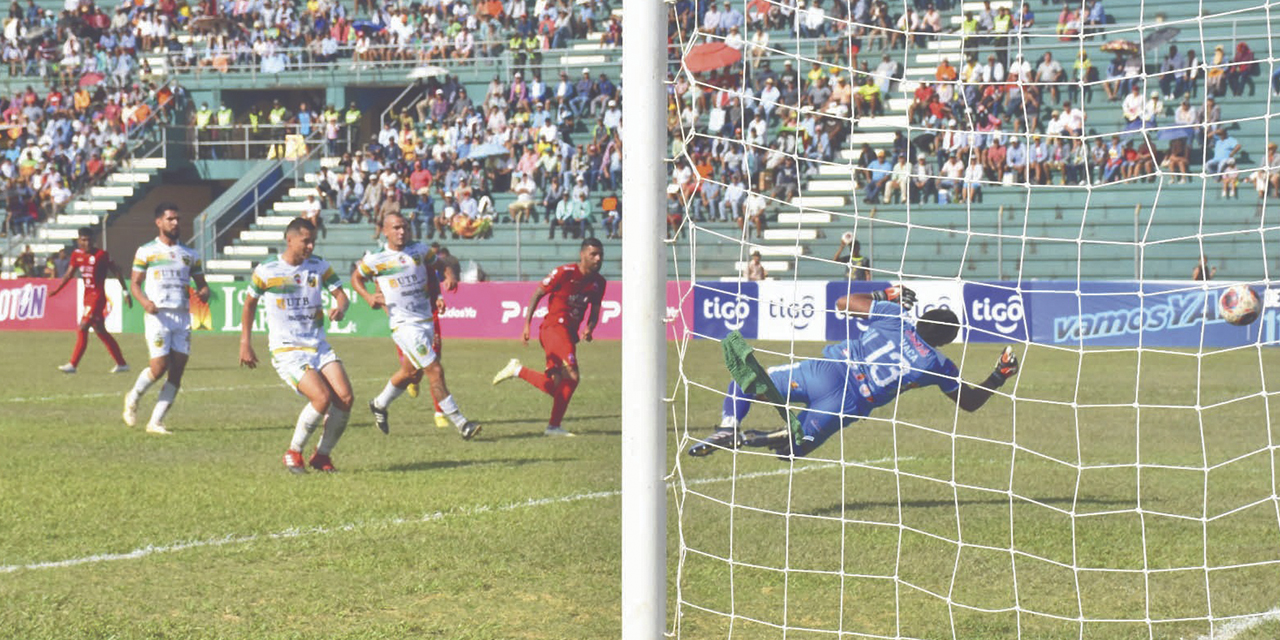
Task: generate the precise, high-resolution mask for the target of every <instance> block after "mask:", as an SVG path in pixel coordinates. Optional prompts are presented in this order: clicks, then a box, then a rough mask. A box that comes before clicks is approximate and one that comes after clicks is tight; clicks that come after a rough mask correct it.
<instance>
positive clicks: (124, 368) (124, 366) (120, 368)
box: [111, 363, 129, 373]
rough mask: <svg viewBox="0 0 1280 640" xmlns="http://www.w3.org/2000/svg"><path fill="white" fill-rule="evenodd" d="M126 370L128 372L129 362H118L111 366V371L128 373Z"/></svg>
mask: <svg viewBox="0 0 1280 640" xmlns="http://www.w3.org/2000/svg"><path fill="white" fill-rule="evenodd" d="M128 372H129V364H128V363H125V364H118V365H116V366H114V367H111V373H128Z"/></svg>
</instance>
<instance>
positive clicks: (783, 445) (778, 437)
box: [742, 429, 791, 450]
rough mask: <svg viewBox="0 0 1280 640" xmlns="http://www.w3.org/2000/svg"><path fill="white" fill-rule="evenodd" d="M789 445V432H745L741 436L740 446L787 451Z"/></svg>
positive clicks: (786, 430) (785, 430)
mask: <svg viewBox="0 0 1280 640" xmlns="http://www.w3.org/2000/svg"><path fill="white" fill-rule="evenodd" d="M790 445H791V430H790V429H778V430H777V431H754V430H753V431H745V432H743V434H742V446H745V447H764V448H767V449H782V450H787V449H788V448H789V447H790Z"/></svg>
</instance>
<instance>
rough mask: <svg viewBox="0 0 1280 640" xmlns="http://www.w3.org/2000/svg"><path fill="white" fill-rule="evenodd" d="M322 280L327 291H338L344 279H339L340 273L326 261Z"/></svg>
mask: <svg viewBox="0 0 1280 640" xmlns="http://www.w3.org/2000/svg"><path fill="white" fill-rule="evenodd" d="M320 282H321V283H323V285H324V288H325V290H327V291H336V290H338V289H341V288H342V281H341V280H339V279H338V274H337V273H334V271H333V266H332V265H330V264H329V263H328V262H326V263H324V275H323V276H321V278H320Z"/></svg>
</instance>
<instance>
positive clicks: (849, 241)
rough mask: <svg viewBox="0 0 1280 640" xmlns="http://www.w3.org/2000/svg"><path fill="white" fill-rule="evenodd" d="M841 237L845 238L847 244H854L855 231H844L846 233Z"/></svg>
mask: <svg viewBox="0 0 1280 640" xmlns="http://www.w3.org/2000/svg"><path fill="white" fill-rule="evenodd" d="M840 239H841V240H844V243H845V244H853V232H852V231H846V232H844V235H842V236H840Z"/></svg>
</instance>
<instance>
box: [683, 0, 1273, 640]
mask: <svg viewBox="0 0 1280 640" xmlns="http://www.w3.org/2000/svg"><path fill="white" fill-rule="evenodd" d="M668 8H669V17H670V21H669V30H670V33H669V35H670V41H671V45H670V52H671V55H670V66H669V68H670V70H671V73H670V75H669V77H668V79H667V88H668V96H669V102H668V105H667V109H668V131H669V139H670V154H669V158H668V161H669V165H670V168H671V171H670V174H671V182H670V186H669V187H668V189H667V198H668V206H667V212H666V214H667V219H668V234H669V235H668V243H669V247H670V260H671V263H670V264H671V265H672V266H671V274H672V277H674V278H676V279H678V280H680V281H682V282H686V283H689V287H688V289H689V290H690V294H689V296H688V298H689V299H688V300H686V301H685V306H684V311H683V313H684V314H685V317H684V318H683V326H684V327H686V328H687V330H686V334H685V338H686V339H684V340H682V341H680V342H679V343H678V346H677V352H678V354H679V362H678V363H677V364H676V366H674V367H673V370H675V371H677V377H676V378H674V380H675V385H674V387H673V402H672V404H671V407H672V409H671V411H672V413H671V415H672V417H673V423H672V424H673V428H674V435H675V436H676V441H677V446H678V449H677V450H676V451H675V453H674V458H673V466H672V477H671V478H670V480H671V486H672V503H671V504H672V511H673V514H672V517H671V518H670V522H672V527H673V529H672V531H671V540H672V542H673V544H672V547H673V549H672V554H671V566H670V570H671V571H672V572H673V573H674V576H673V578H672V582H671V584H672V589H671V593H670V598H669V601H670V603H671V607H670V609H671V612H672V613H671V615H670V620H669V624H670V626H671V630H672V632H673V634H674V635H675V637H679V638H689V639H692V638H824V637H841V638H844V637H848V638H955V639H959V638H966V639H967V638H1026V639H1030V638H1036V639H1042V638H1064V639H1065V638H1108V639H1115V638H1120V639H1127V638H1134V639H1137V638H1145V639H1150V638H1186V639H1198V638H1205V639H1207V638H1219V639H1221V638H1237V639H1244V638H1274V637H1277V636H1278V635H1280V498H1277V488H1278V487H1280V475H1278V474H1277V468H1276V447H1277V441H1278V440H1277V438H1278V436H1280V422H1277V421H1276V420H1272V418H1271V416H1272V414H1273V413H1275V414H1277V417H1280V408H1277V407H1276V406H1273V405H1276V404H1277V403H1276V402H1275V401H1274V400H1273V398H1274V396H1275V394H1276V393H1277V390H1278V389H1280V386H1278V385H1277V382H1276V381H1277V380H1278V379H1280V359H1278V358H1277V352H1276V350H1275V349H1273V348H1272V347H1274V346H1275V344H1276V342H1277V338H1278V336H1277V327H1278V326H1280V325H1277V317H1276V306H1277V304H1278V303H1280V300H1278V299H1277V291H1275V290H1272V289H1271V284H1270V283H1271V278H1270V274H1271V271H1272V269H1273V268H1276V267H1280V263H1277V250H1276V247H1277V246H1280V245H1277V243H1276V242H1275V241H1276V240H1277V239H1278V236H1277V234H1278V229H1277V220H1280V218H1278V217H1277V216H1278V215H1280V214H1278V213H1277V211H1278V209H1277V204H1280V203H1277V202H1276V199H1277V197H1280V160H1277V155H1276V152H1275V145H1274V144H1272V140H1273V136H1272V135H1271V124H1272V122H1273V115H1272V114H1273V112H1272V109H1271V105H1272V101H1273V96H1275V95H1280V94H1277V93H1276V91H1277V89H1280V66H1277V65H1276V64H1275V61H1276V58H1275V53H1274V51H1275V49H1276V46H1277V45H1280V40H1277V39H1276V38H1275V36H1273V29H1272V27H1273V25H1274V24H1276V22H1277V20H1280V18H1277V17H1276V11H1277V10H1278V9H1280V7H1277V6H1276V5H1274V4H1270V3H1262V2H1260V1H1259V0H1240V1H1236V0H1227V1H1222V2H1219V1H1215V2H1212V3H1207V2H1184V1H1181V0H1173V1H1171V2H1161V3H1145V2H1118V1H1116V0H1098V1H1086V2H1081V3H1077V2H1074V1H1073V2H1068V3H1067V4H1066V5H1065V6H1064V5H1062V4H1057V5H1050V4H1045V3H1043V2H1033V3H1028V4H1025V5H1023V4H1021V3H1011V2H1009V1H1008V0H990V1H989V2H948V1H935V2H928V1H927V0H921V1H918V2H910V1H908V2H893V3H888V4H886V3H885V2H880V1H869V0H799V2H796V1H794V0H749V1H747V2H744V1H743V0H731V1H730V2H720V1H716V2H708V3H698V2H690V1H687V0H679V1H677V2H674V3H669V4H668ZM1235 283H1247V284H1249V285H1250V286H1251V287H1252V288H1253V290H1254V291H1255V292H1256V293H1257V294H1258V295H1259V297H1260V298H1261V300H1262V307H1263V308H1262V314H1261V317H1260V319H1259V320H1257V321H1256V322H1253V323H1252V324H1249V325H1246V326H1233V325H1230V324H1228V323H1226V322H1225V321H1224V320H1223V319H1222V317H1221V314H1220V312H1219V305H1218V297H1219V294H1220V293H1221V292H1222V291H1223V290H1224V288H1225V287H1226V286H1228V285H1229V284H1235ZM891 284H905V285H906V286H907V287H909V288H911V289H912V290H914V291H915V293H916V294H917V297H918V301H917V303H916V305H915V307H914V308H913V309H912V310H911V311H908V312H904V313H905V315H906V317H907V318H908V319H910V320H914V319H916V318H918V317H919V315H920V314H922V313H924V312H927V311H929V310H930V309H935V308H941V307H945V308H948V309H951V310H952V311H953V312H954V313H955V314H956V315H957V317H958V318H959V319H960V324H961V328H960V334H959V336H958V338H957V340H956V341H955V342H954V343H952V344H950V345H947V346H944V347H942V348H941V349H940V351H941V353H942V354H943V355H945V356H946V357H947V358H949V359H950V360H951V361H953V362H954V363H955V364H956V365H957V366H958V368H959V372H960V373H959V378H960V379H961V380H964V381H968V383H970V384H977V383H980V382H982V381H983V380H984V379H986V378H987V376H988V374H989V373H990V372H991V370H992V367H993V366H994V365H995V363H996V360H997V358H998V357H999V355H1000V353H1001V351H1002V349H1004V347H1006V346H1012V348H1013V352H1014V353H1015V354H1016V355H1017V356H1018V357H1019V358H1020V359H1021V364H1022V369H1021V371H1020V372H1019V373H1018V374H1017V375H1016V376H1014V377H1012V378H1010V379H1009V380H1008V381H1007V382H1006V383H1005V384H1004V385H1003V386H1001V387H1000V388H999V389H998V390H996V392H995V393H994V395H993V396H992V397H991V399H990V400H989V401H988V402H987V403H986V404H985V405H984V406H982V407H981V408H980V409H979V410H977V411H974V412H968V411H964V410H961V409H960V408H959V407H958V406H957V403H955V402H953V401H952V400H951V399H949V397H948V396H947V395H945V394H943V393H939V391H938V389H934V388H928V387H927V386H926V387H923V388H920V389H912V388H911V387H910V386H907V387H898V388H895V389H894V392H895V394H896V398H897V399H896V400H895V401H893V402H890V403H889V404H887V405H885V406H882V407H879V408H877V409H875V410H874V411H871V412H870V413H869V415H865V416H862V417H859V419H857V421H855V422H852V423H851V424H849V425H848V426H847V427H846V428H844V429H842V430H840V431H839V432H838V433H836V434H835V435H834V436H832V437H831V438H830V439H829V440H827V441H826V442H825V443H824V444H822V445H821V446H820V447H818V448H816V449H815V450H813V451H812V452H811V453H809V454H808V455H807V456H804V457H799V458H795V459H779V457H778V456H776V455H775V454H774V452H773V451H771V450H769V449H767V448H757V447H751V446H744V447H741V448H737V449H734V448H733V447H719V446H717V447H714V449H713V450H712V452H711V455H708V456H705V457H691V456H689V455H687V451H688V450H689V449H690V448H691V447H693V446H694V445H696V444H697V443H698V442H699V441H701V440H703V439H704V438H707V437H708V436H710V435H711V434H712V433H713V431H714V430H715V429H716V428H717V427H718V426H719V425H720V424H721V420H722V411H721V410H722V404H723V403H724V401H725V398H726V396H727V394H728V393H729V391H728V389H729V380H730V379H729V374H728V372H727V371H726V368H725V366H724V364H723V358H722V356H721V349H720V345H719V341H720V340H722V339H723V338H725V336H727V335H729V334H730V333H731V332H734V331H736V332H738V333H740V334H742V335H743V336H744V337H745V338H746V339H747V342H748V343H749V344H751V345H752V346H753V347H754V348H755V355H756V357H757V358H758V359H759V360H760V362H761V363H762V364H763V365H764V366H766V367H775V366H780V365H781V366H788V365H796V364H797V363H802V362H806V361H810V360H814V359H823V358H824V356H823V348H824V346H826V345H827V344H829V343H835V342H839V341H842V340H846V339H850V340H854V341H857V340H858V339H859V336H860V335H862V334H863V332H864V331H865V330H866V328H867V327H866V325H865V323H864V322H862V321H861V320H859V319H858V318H855V317H851V316H847V315H843V314H841V313H838V312H837V311H836V309H835V304H836V301H837V300H838V299H839V298H841V297H842V296H845V295H848V294H851V293H870V292H873V291H877V290H883V289H885V288H886V287H888V286H890V285H891ZM850 371H851V373H850V375H851V376H854V375H860V372H862V371H863V369H859V368H858V367H853V368H852V369H851V370H850ZM951 384H954V376H953V377H952V382H951ZM781 386H782V388H780V389H779V391H780V392H781V394H782V395H783V396H784V397H787V398H788V399H787V401H786V403H785V407H786V408H787V409H789V410H791V411H792V413H795V412H796V411H798V410H799V409H801V408H803V404H804V403H802V402H799V401H798V400H797V399H796V398H795V397H793V396H792V390H794V389H797V388H799V387H798V386H797V385H796V384H794V383H793V384H792V385H791V388H790V389H788V388H787V385H786V384H783V385H781ZM943 386H946V384H944V385H943ZM851 388H853V389H856V384H854V385H852V386H851ZM850 393H851V392H850ZM753 403H754V410H753V411H751V413H750V415H749V416H748V417H747V418H746V419H745V420H743V423H742V427H741V428H742V429H744V430H751V429H754V430H761V431H770V430H773V429H777V428H779V427H781V426H783V423H782V422H781V419H780V417H779V414H778V412H777V411H775V409H774V408H773V407H771V406H769V405H768V404H767V403H764V402H762V401H753Z"/></svg>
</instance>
